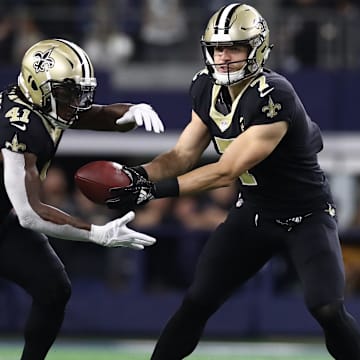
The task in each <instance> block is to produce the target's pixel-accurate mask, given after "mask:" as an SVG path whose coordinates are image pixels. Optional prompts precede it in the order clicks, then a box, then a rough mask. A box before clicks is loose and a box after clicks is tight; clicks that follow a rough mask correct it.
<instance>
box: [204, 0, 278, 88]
mask: <svg viewBox="0 0 360 360" xmlns="http://www.w3.org/2000/svg"><path fill="white" fill-rule="evenodd" d="M233 45H245V46H246V47H248V49H249V54H248V58H247V61H246V63H245V65H244V66H243V67H242V68H241V69H240V70H238V71H235V72H230V71H228V72H227V73H220V72H218V71H217V70H216V67H215V65H218V64H215V63H214V48H215V47H224V46H233ZM201 47H202V50H203V55H204V60H205V64H206V66H207V68H208V70H209V73H210V74H211V75H212V77H213V79H214V80H215V83H217V84H219V85H231V84H235V83H238V82H239V81H241V80H243V79H245V78H247V77H249V76H252V75H254V74H256V73H258V72H259V71H261V69H262V67H263V65H264V63H265V61H266V60H267V58H268V56H269V52H270V49H271V47H270V46H269V28H268V26H267V23H266V21H265V19H264V18H263V17H262V16H261V15H260V13H259V12H258V11H257V10H256V9H255V8H253V7H252V6H249V5H246V4H239V3H236V4H230V5H226V6H224V7H222V8H221V9H220V10H218V11H217V12H216V13H215V14H214V15H213V16H212V17H211V18H210V20H209V22H208V25H207V27H206V30H205V33H204V35H203V36H202V38H201Z"/></svg>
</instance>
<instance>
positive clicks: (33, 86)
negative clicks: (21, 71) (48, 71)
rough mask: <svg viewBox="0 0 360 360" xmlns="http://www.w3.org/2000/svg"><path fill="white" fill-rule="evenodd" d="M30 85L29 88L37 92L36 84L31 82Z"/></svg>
mask: <svg viewBox="0 0 360 360" xmlns="http://www.w3.org/2000/svg"><path fill="white" fill-rule="evenodd" d="M30 84H31V88H32V89H33V90H34V91H37V90H38V89H39V88H38V87H37V85H36V82H35V81H34V80H31V82H30Z"/></svg>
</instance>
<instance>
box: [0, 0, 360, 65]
mask: <svg viewBox="0 0 360 360" xmlns="http://www.w3.org/2000/svg"><path fill="white" fill-rule="evenodd" d="M228 3H231V1H220V0H196V1H189V0H131V1H130V0H74V1H71V0H52V1H48V0H1V2H0V63H1V64H18V63H19V61H20V59H21V57H22V55H23V53H24V51H25V50H26V49H27V48H28V47H29V46H30V45H31V44H33V43H35V42H36V41H38V40H40V39H43V38H48V37H63V38H66V39H68V40H72V41H74V42H76V43H78V44H80V45H81V46H83V47H84V48H85V50H87V51H88V52H89V53H90V57H91V58H92V59H93V60H94V62H95V64H97V66H100V67H105V68H107V69H109V68H113V67H114V66H115V67H116V66H117V65H119V64H120V63H123V62H127V61H132V62H140V63H141V62H147V63H149V62H156V63H159V62H160V63H164V62H168V61H170V62H184V61H185V62H194V61H195V62H196V61H199V60H200V57H201V56H200V51H199V46H198V45H199V44H198V42H199V39H200V36H201V34H202V32H203V29H204V26H205V24H206V22H207V21H208V19H209V17H210V16H211V15H212V14H213V12H214V11H215V10H216V9H218V8H219V7H220V6H221V5H226V4H228ZM247 3H248V4H250V5H253V6H255V7H257V8H258V9H259V10H260V11H261V13H262V14H263V15H264V16H265V18H266V19H267V20H268V23H269V25H270V29H271V38H272V41H273V42H274V43H275V45H276V47H277V54H275V55H273V56H272V59H271V62H272V63H273V64H275V65H276V66H278V67H282V68H287V69H289V70H291V71H294V70H296V69H298V68H301V67H308V66H310V67H312V66H315V67H320V68H321V67H326V68H338V67H348V68H354V67H356V68H358V67H359V63H358V58H359V57H358V51H359V44H358V41H357V34H358V32H359V21H358V20H359V0H273V1H266V0H265V1H264V0H258V1H251V0H250V1H248V2H247Z"/></svg>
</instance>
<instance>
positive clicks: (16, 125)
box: [11, 123, 26, 131]
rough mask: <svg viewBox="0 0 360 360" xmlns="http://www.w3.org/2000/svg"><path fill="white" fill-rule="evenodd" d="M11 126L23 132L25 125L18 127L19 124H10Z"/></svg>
mask: <svg viewBox="0 0 360 360" xmlns="http://www.w3.org/2000/svg"><path fill="white" fill-rule="evenodd" d="M11 125H12V126H15V127H17V128H18V129H19V130H21V131H25V130H26V125H25V124H21V125H19V124H15V123H12V124H11Z"/></svg>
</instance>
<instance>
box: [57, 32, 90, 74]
mask: <svg viewBox="0 0 360 360" xmlns="http://www.w3.org/2000/svg"><path fill="white" fill-rule="evenodd" d="M56 40H57V41H60V42H62V43H64V44H66V45H67V46H69V47H70V48H71V49H72V50H73V51H74V53H75V54H76V56H77V57H78V58H79V59H80V63H81V69H82V75H83V77H84V78H85V79H86V78H89V77H93V74H92V66H91V62H90V60H89V57H88V55H87V54H86V53H85V51H84V50H83V49H81V48H80V47H79V46H78V45H76V44H74V43H72V42H71V41H67V40H64V39H56Z"/></svg>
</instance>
